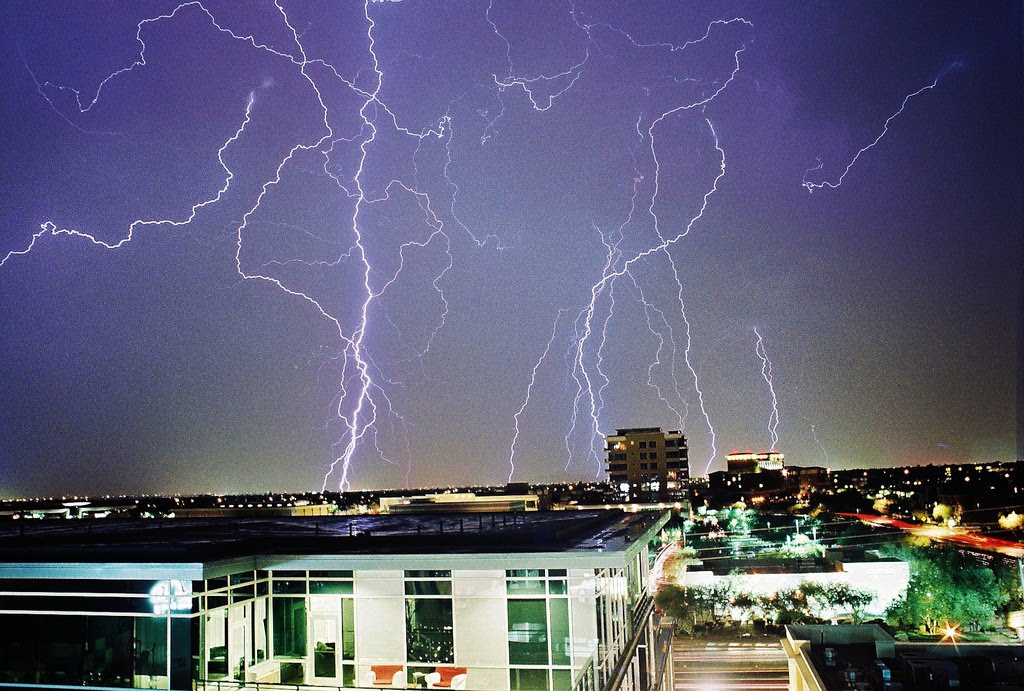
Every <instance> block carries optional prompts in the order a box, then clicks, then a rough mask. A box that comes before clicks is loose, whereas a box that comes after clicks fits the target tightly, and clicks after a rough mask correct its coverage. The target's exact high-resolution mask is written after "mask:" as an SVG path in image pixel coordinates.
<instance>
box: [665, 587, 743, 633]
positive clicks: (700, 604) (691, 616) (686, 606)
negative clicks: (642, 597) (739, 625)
mask: <svg viewBox="0 0 1024 691" xmlns="http://www.w3.org/2000/svg"><path fill="white" fill-rule="evenodd" d="M654 602H655V604H656V605H658V607H659V608H661V610H662V611H664V612H665V613H666V614H668V615H669V616H670V617H672V618H673V619H675V620H676V625H677V626H678V627H679V629H680V630H681V631H683V632H684V633H687V634H692V633H693V632H694V631H695V630H696V629H697V628H698V627H700V626H705V627H706V626H709V625H717V624H718V618H719V610H721V609H724V607H725V605H726V604H727V603H728V602H729V587H728V585H727V584H718V585H714V586H710V587H705V586H691V587H685V586H677V585H667V586H665V587H664V588H662V589H661V590H660V591H658V593H657V594H656V595H655V596H654Z"/></svg>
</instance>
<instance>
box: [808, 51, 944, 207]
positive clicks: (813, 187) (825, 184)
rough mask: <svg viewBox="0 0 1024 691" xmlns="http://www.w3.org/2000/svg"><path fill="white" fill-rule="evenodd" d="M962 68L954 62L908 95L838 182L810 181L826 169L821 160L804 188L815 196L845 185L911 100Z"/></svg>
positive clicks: (855, 157)
mask: <svg viewBox="0 0 1024 691" xmlns="http://www.w3.org/2000/svg"><path fill="white" fill-rule="evenodd" d="M962 66H963V65H962V63H959V62H954V63H952V64H950V65H949V66H947V67H946V69H944V70H943V71H942V72H940V73H939V75H938V76H937V77H935V79H934V80H933V81H932V82H931V83H930V84H926V85H925V86H922V87H921V88H920V89H918V90H917V91H914V92H912V93H909V94H907V95H906V96H905V97H904V98H903V103H901V104H900V107H899V110H897V111H896V112H895V113H893V114H892V115H890V116H889V117H888V118H886V120H885V124H884V125H883V126H882V131H881V132H880V133H879V134H878V136H877V137H875V138H874V140H872V141H871V143H869V144H867V145H866V146H864V147H862V148H861V149H860V151H858V152H857V153H856V154H855V155H854V157H853V158H852V159H851V160H850V162H849V163H847V164H846V168H845V169H844V170H843V172H842V173H841V174H840V175H839V177H838V178H836V180H835V181H834V182H833V181H830V180H822V181H821V182H813V181H812V180H809V179H808V177H809V176H810V174H811V173H813V172H816V171H819V170H821V169H822V168H823V167H824V165H825V164H824V163H822V161H821V159H820V158H819V159H818V165H816V166H814V167H813V168H808V169H807V170H806V171H805V172H804V177H803V182H802V184H803V186H804V189H806V190H807V191H808V192H810V193H812V194H813V193H814V190H818V189H821V188H822V187H828V188H829V189H836V188H837V187H839V186H840V185H842V184H843V179H844V178H845V177H846V174H847V173H849V172H850V170H852V169H853V166H854V165H856V163H857V161H858V160H859V159H860V157H861V156H862V155H863V154H865V153H867V152H868V151H870V150H871V149H872V148H874V147H875V145H876V144H878V142H880V141H882V138H883V137H884V136H885V135H886V134H888V133H889V125H890V123H892V121H893V120H895V119H896V118H898V117H899V116H900V115H902V114H903V111H904V110H906V109H907V104H908V103H910V100H911V99H913V98H915V97H917V96H920V95H921V94H923V93H924V92H926V91H931V90H932V89H934V88H935V87H937V86H938V85H939V82H940V81H941V80H942V78H943V77H945V76H946V74H948V73H949V72H950V71H952V70H954V69H959V68H960V67H962Z"/></svg>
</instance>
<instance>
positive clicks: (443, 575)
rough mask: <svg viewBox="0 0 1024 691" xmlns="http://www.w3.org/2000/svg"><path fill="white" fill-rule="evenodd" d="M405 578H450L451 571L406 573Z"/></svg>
mask: <svg viewBox="0 0 1024 691" xmlns="http://www.w3.org/2000/svg"><path fill="white" fill-rule="evenodd" d="M405 577H406V578H451V577H452V572H451V571H406V572H405Z"/></svg>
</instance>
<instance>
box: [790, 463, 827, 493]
mask: <svg viewBox="0 0 1024 691" xmlns="http://www.w3.org/2000/svg"><path fill="white" fill-rule="evenodd" d="M784 474H785V476H786V481H787V482H788V484H789V487H790V488H791V489H793V490H795V491H797V492H808V491H810V490H812V489H821V488H823V487H828V484H829V477H828V469H826V468H822V467H821V466H806V467H801V466H797V465H792V466H789V467H788V468H786V469H785V471H784Z"/></svg>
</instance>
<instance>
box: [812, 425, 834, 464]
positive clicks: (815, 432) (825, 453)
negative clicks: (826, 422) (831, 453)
mask: <svg viewBox="0 0 1024 691" xmlns="http://www.w3.org/2000/svg"><path fill="white" fill-rule="evenodd" d="M811 436H813V437H814V443H815V444H817V445H818V448H819V449H821V455H822V456H823V457H824V458H825V467H828V466H829V464H830V460H829V457H828V450H827V449H826V448H825V445H824V444H822V443H821V440H820V439H818V430H816V429H815V428H814V425H811Z"/></svg>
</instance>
